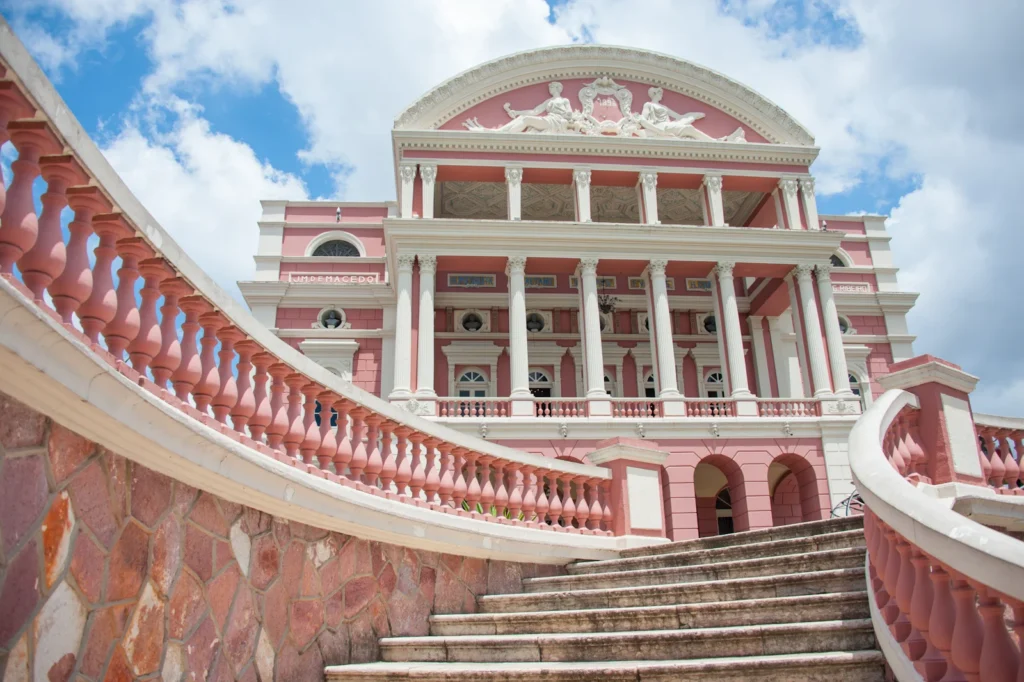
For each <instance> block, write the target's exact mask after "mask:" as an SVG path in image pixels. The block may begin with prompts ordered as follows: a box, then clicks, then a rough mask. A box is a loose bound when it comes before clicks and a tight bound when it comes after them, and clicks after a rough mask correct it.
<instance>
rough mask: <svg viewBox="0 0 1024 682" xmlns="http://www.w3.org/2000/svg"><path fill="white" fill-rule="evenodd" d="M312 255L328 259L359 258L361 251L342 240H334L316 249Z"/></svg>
mask: <svg viewBox="0 0 1024 682" xmlns="http://www.w3.org/2000/svg"><path fill="white" fill-rule="evenodd" d="M312 255H314V256H320V257H328V258H358V257H359V249H358V248H356V247H355V245H354V244H351V243H349V242H347V241H344V240H342V239H332V240H331V241H329V242H324V243H323V244H321V245H320V246H318V247H316V249H315V250H314V251H313V254H312Z"/></svg>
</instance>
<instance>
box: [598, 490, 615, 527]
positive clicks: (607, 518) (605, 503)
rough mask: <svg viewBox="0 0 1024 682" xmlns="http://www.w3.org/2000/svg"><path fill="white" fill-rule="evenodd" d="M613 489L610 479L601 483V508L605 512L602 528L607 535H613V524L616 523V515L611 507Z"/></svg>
mask: <svg viewBox="0 0 1024 682" xmlns="http://www.w3.org/2000/svg"><path fill="white" fill-rule="evenodd" d="M611 488H612V482H611V481H609V480H608V479H605V480H603V481H601V508H602V509H603V510H604V514H603V515H602V517H601V518H602V520H603V524H602V525H601V528H602V529H604V532H605V534H606V535H611V534H612V532H613V531H612V528H613V526H612V523H613V522H614V521H615V514H614V512H613V511H612V505H611V494H612V493H611Z"/></svg>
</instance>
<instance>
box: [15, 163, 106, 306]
mask: <svg viewBox="0 0 1024 682" xmlns="http://www.w3.org/2000/svg"><path fill="white" fill-rule="evenodd" d="M39 165H40V167H41V169H42V175H43V179H44V180H46V192H45V193H44V194H43V196H42V197H40V200H41V201H42V204H43V212H42V213H41V214H40V215H39V233H38V235H37V237H36V241H35V244H33V246H32V248H30V249H28V250H27V251H25V255H23V256H22V257H21V258H20V259H18V269H19V270H20V271H21V278H22V280H24V282H25V286H27V287H28V288H29V291H31V292H32V296H33V297H35V300H36V301H40V302H41V301H42V300H43V291H44V290H45V289H46V287H48V286H50V283H51V282H52V281H53V280H54V278H56V277H57V275H59V274H60V273H61V272H62V271H63V270H64V264H65V263H66V262H67V251H66V250H65V248H64V237H63V235H62V234H61V228H60V213H61V211H63V210H64V207H65V206H67V205H68V198H67V195H66V192H67V190H68V188H69V187H70V186H71V185H84V184H85V183H86V182H88V181H89V176H87V175H86V174H85V172H84V171H82V168H81V166H79V165H78V163H77V162H76V161H75V159H74V157H73V156H70V155H59V156H44V157H42V158H40V159H39Z"/></svg>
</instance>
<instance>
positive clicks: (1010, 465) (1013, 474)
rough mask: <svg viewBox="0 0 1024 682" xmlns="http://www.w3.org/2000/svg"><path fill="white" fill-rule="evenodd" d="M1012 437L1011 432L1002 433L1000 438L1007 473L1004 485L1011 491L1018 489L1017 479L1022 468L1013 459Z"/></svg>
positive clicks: (1004, 475) (1004, 467)
mask: <svg viewBox="0 0 1024 682" xmlns="http://www.w3.org/2000/svg"><path fill="white" fill-rule="evenodd" d="M1012 435H1013V433H1012V432H1011V431H1003V432H1002V433H1000V438H1001V439H1002V441H1003V469H1004V470H1005V471H1006V473H1005V474H1003V483H1005V484H1006V487H1008V488H1010V489H1011V490H1012V489H1014V488H1016V487H1017V479H1018V478H1020V467H1019V466H1018V465H1017V462H1016V460H1014V459H1013V451H1012V447H1011V443H1012V442H1013V439H1012Z"/></svg>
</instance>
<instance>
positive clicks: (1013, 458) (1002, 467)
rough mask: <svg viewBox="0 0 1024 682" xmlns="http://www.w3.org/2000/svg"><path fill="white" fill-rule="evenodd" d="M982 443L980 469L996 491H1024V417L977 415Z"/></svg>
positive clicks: (977, 425) (976, 427)
mask: <svg viewBox="0 0 1024 682" xmlns="http://www.w3.org/2000/svg"><path fill="white" fill-rule="evenodd" d="M974 427H975V430H976V431H977V432H978V439H979V440H980V445H981V454H982V457H981V470H982V473H983V475H984V476H985V480H986V481H988V484H989V486H990V487H991V488H994V489H995V490H996V492H997V493H1001V494H1004V495H1024V489H1022V488H1021V485H1020V483H1021V481H1020V479H1021V473H1022V472H1021V467H1020V462H1021V461H1022V460H1021V455H1024V419H1012V418H1007V417H994V416H991V415H986V414H975V415H974Z"/></svg>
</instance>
